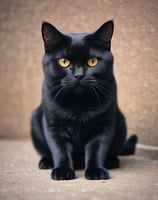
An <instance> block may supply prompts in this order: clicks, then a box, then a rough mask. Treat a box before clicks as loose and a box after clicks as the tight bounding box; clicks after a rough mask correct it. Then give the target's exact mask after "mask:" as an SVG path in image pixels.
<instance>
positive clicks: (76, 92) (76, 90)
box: [71, 85, 84, 95]
mask: <svg viewBox="0 0 158 200" xmlns="http://www.w3.org/2000/svg"><path fill="white" fill-rule="evenodd" d="M83 92H84V88H83V87H82V86H81V85H77V86H76V87H74V88H72V90H71V93H72V94H74V95H80V94H82V93H83Z"/></svg>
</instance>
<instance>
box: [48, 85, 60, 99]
mask: <svg viewBox="0 0 158 200" xmlns="http://www.w3.org/2000/svg"><path fill="white" fill-rule="evenodd" d="M60 87H61V86H60V85H56V86H54V87H52V89H50V90H49V91H48V92H47V95H48V96H49V94H51V93H52V92H54V91H55V90H57V89H59V88H60Z"/></svg>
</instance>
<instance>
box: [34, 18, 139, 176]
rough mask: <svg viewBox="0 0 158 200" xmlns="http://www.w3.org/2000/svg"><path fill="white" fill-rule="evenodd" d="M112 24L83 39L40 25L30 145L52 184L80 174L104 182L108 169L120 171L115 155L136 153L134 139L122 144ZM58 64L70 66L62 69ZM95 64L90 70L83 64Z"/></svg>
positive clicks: (124, 129) (121, 119)
mask: <svg viewBox="0 0 158 200" xmlns="http://www.w3.org/2000/svg"><path fill="white" fill-rule="evenodd" d="M113 28H114V24H113V21H108V22H106V23H105V24H103V25H102V26H101V27H100V28H99V29H98V30H97V31H95V32H93V33H86V34H63V33H61V32H59V31H58V30H57V29H56V28H55V27H54V26H52V25H51V24H49V23H47V22H44V23H43V24H42V36H43V40H44V46H45V55H44V57H43V71H44V77H45V78H44V81H43V88H42V103H41V105H40V106H39V107H38V108H37V109H36V110H35V111H34V112H33V114H32V121H31V127H32V140H33V143H34V146H35V148H36V149H37V151H38V152H39V154H40V155H41V160H40V162H39V168H40V169H49V168H52V169H53V170H52V178H53V179H55V180H69V179H74V178H75V172H74V169H77V168H83V167H84V168H85V177H86V178H87V179H90V180H98V179H108V178H109V174H108V171H107V168H117V167H119V166H120V162H119V159H118V155H120V154H126V155H127V154H131V153H134V151H135V144H136V140H137V137H136V136H132V137H133V138H131V139H130V140H129V141H128V143H129V144H128V145H126V144H125V140H126V123H125V118H124V116H123V114H122V113H121V111H120V110H119V108H118V105H117V88H116V82H115V78H114V74H113V55H112V53H111V50H110V48H111V38H112V35H113ZM60 58H67V59H69V60H70V65H69V66H68V67H67V68H62V67H61V66H60V65H59V63H58V61H59V59H60ZM90 58H97V59H98V63H97V65H96V66H95V67H89V66H88V65H87V60H88V59H90Z"/></svg>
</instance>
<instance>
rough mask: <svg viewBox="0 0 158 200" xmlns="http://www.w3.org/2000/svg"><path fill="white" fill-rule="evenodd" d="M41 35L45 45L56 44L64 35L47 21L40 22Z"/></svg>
mask: <svg viewBox="0 0 158 200" xmlns="http://www.w3.org/2000/svg"><path fill="white" fill-rule="evenodd" d="M41 32H42V37H43V41H44V43H45V45H56V44H58V43H59V42H60V41H61V40H62V39H63V37H64V35H63V34H62V33H61V32H60V31H58V30H57V29H56V28H55V27H54V26H53V25H51V24H50V23H48V22H43V23H42V29H41Z"/></svg>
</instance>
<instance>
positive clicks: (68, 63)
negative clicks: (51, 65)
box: [58, 58, 70, 68]
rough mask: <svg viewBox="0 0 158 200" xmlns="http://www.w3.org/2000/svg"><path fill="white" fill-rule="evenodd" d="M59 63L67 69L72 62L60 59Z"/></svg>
mask: <svg viewBox="0 0 158 200" xmlns="http://www.w3.org/2000/svg"><path fill="white" fill-rule="evenodd" d="M58 63H59V65H60V66H61V67H63V68H66V67H68V66H69V65H70V60H69V59H67V58H60V59H59V60H58Z"/></svg>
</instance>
